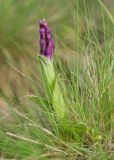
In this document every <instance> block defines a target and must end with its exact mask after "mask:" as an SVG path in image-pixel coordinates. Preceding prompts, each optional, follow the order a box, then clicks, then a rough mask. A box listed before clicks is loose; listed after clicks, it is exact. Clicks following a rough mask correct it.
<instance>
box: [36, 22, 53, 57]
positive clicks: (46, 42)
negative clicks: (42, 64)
mask: <svg viewBox="0 0 114 160" xmlns="http://www.w3.org/2000/svg"><path fill="white" fill-rule="evenodd" d="M39 26H40V31H39V32H40V53H41V55H44V56H46V57H47V58H52V56H53V53H54V40H53V38H52V34H51V30H50V28H49V26H48V23H47V22H46V20H45V19H43V20H40V22H39Z"/></svg>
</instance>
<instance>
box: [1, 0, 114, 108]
mask: <svg viewBox="0 0 114 160" xmlns="http://www.w3.org/2000/svg"><path fill="white" fill-rule="evenodd" d="M103 3H104V4H105V6H106V7H107V8H108V9H109V11H110V12H111V14H112V15H113V14H114V1H113V0H103ZM87 17H88V19H87ZM42 18H45V19H46V20H47V21H48V22H49V25H50V27H51V28H52V31H53V36H54V39H55V43H56V50H55V59H56V58H58V57H59V59H60V60H61V61H63V62H64V63H65V61H67V60H69V59H73V58H74V57H75V58H76V59H77V60H79V59H80V58H81V57H82V56H84V47H83V46H85V45H86V46H88V45H89V41H88V39H86V37H88V35H86V34H90V36H91V37H92V38H93V39H94V36H93V31H92V30H93V28H94V30H95V33H96V36H97V38H98V41H99V44H100V45H102V46H103V45H104V44H105V43H108V41H107V42H106V41H105V40H104V28H103V25H102V21H103V20H102V19H103V16H102V8H101V7H100V5H99V3H98V1H97V0H57V1H56V0H29V1H28V0H0V95H1V98H0V106H2V107H3V106H5V104H4V100H3V99H4V98H3V97H5V99H7V100H13V101H12V103H18V102H19V99H20V98H21V97H23V96H25V95H28V94H33V93H34V85H33V84H32V82H31V78H32V79H33V80H34V83H35V85H36V86H37V85H38V80H39V72H38V64H37V63H36V54H37V53H39V34H38V21H39V20H40V19H42ZM86 19H87V20H86ZM104 19H105V23H106V25H107V28H106V30H107V33H109V35H110V34H111V26H112V25H111V23H110V21H109V19H108V18H107V16H104ZM87 22H88V23H87ZM108 25H109V26H110V27H108ZM112 27H113V26H112ZM88 28H89V32H87V31H88Z"/></svg>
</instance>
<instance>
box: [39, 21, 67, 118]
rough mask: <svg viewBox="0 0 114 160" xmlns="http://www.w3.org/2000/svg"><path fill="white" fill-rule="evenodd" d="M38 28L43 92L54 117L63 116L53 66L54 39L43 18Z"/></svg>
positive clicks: (63, 107) (61, 96)
mask: <svg viewBox="0 0 114 160" xmlns="http://www.w3.org/2000/svg"><path fill="white" fill-rule="evenodd" d="M39 28H40V29H39V33H40V42H39V43H40V56H39V63H40V69H41V70H40V71H41V77H42V81H43V84H44V88H45V93H46V96H47V97H48V101H49V103H50V104H51V105H52V110H53V111H54V114H55V115H56V117H58V118H63V117H64V115H65V102H64V99H63V95H62V91H61V88H60V86H59V82H58V81H59V76H58V75H56V74H55V71H54V67H53V55H54V48H55V45H54V40H53V37H52V33H51V29H50V28H49V26H48V23H47V22H46V20H45V19H43V20H40V21H39Z"/></svg>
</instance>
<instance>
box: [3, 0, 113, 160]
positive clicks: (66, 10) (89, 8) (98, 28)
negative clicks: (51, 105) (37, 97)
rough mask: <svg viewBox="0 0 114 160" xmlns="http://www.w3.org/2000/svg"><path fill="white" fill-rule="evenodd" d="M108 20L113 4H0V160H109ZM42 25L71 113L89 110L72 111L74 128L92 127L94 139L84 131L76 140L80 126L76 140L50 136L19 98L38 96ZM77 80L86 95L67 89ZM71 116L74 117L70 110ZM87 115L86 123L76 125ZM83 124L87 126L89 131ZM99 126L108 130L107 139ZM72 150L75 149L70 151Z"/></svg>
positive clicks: (83, 0)
mask: <svg viewBox="0 0 114 160" xmlns="http://www.w3.org/2000/svg"><path fill="white" fill-rule="evenodd" d="M113 15H114V1H113V0H102V1H100V0H57V1H56V0H44V1H42V0H29V1H28V0H0V116H1V118H0V156H1V159H24V160H28V159H31V160H33V159H34V160H37V159H38V160H40V159H53V160H56V159H57V160H59V159H68V160H70V159H71V160H73V159H74V160H75V159H77V160H78V159H79V160H81V159H88V160H92V159H94V160H95V159H96V160H97V159H98V160H105V159H106V160H108V159H109V160H110V159H111V160H113V159H114V151H113V148H114V146H113V142H112V137H113V114H112V113H113V107H114V100H113V97H114V67H113V59H114V58H113V56H114V54H113V52H114V17H113ZM42 18H45V19H46V20H47V21H48V22H49V25H50V27H51V28H52V31H53V36H54V39H55V43H56V45H55V46H56V49H55V55H54V65H55V68H56V69H57V71H58V72H60V74H61V75H62V76H63V77H62V78H63V79H66V81H67V80H68V84H67V85H68V86H66V89H67V92H70V93H69V94H71V95H68V97H70V100H72V103H71V104H72V106H73V105H74V103H75V104H76V105H77V106H78V107H79V106H83V107H87V106H93V108H94V109H91V110H89V109H88V110H86V111H85V109H79V110H78V111H77V110H76V112H78V118H77V119H78V120H79V122H80V123H81V124H82V123H84V124H85V123H86V125H87V128H89V127H90V126H92V125H93V126H94V127H96V128H95V131H93V130H91V132H94V133H91V135H92V136H91V140H90V139H89V138H90V137H83V136H82V132H85V130H84V127H85V126H81V127H82V128H81V129H82V130H81V133H80V131H79V130H80V128H79V130H78V131H77V130H76V131H75V132H79V134H80V135H78V137H75V136H74V137H75V138H76V140H74V139H75V138H74V139H73V138H71V137H72V136H70V137H69V136H68V135H67V133H68V132H70V131H71V130H70V129H69V131H68V130H67V131H66V133H61V134H60V133H59V134H58V133H57V130H56V129H55V128H53V127H52V128H51V129H50V122H48V120H47V115H46V114H45V112H44V111H42V109H41V108H40V107H37V105H36V104H35V103H33V102H32V101H31V100H30V99H28V98H25V97H26V96H27V95H33V94H35V93H36V92H37V90H39V92H40V93H41V95H42V96H43V94H44V92H43V89H42V86H41V80H40V74H39V65H38V63H37V62H36V55H37V53H38V54H39V33H38V29H39V28H38V21H39V20H40V19H42ZM77 65H78V68H77ZM75 73H76V74H75ZM78 76H79V77H81V76H82V77H81V78H82V81H83V82H84V83H85V84H86V87H87V88H89V89H86V87H85V86H84V85H82V84H80V85H81V87H82V88H78V89H80V90H81V91H83V92H81V91H80V92H81V94H80V95H79V93H78V92H77V90H78V89H76V88H75V87H77V86H76V85H75V82H76V83H81V82H80V80H77V79H78V78H77V77H78ZM99 76H100V77H101V82H100V83H99V80H98V79H99ZM97 80H98V82H97ZM70 81H72V82H71V83H70ZM66 83H67V82H66ZM97 83H98V84H97ZM71 86H72V87H71ZM97 87H98V88H97ZM94 95H95V96H94ZM100 95H101V96H102V98H101V99H100V98H99V96H100ZM74 99H79V102H78V103H77V102H75V100H74ZM99 99H100V100H99ZM70 100H69V102H67V103H68V104H70ZM78 104H80V105H78ZM98 104H99V105H98ZM96 106H100V107H101V108H102V109H101V108H99V109H98V108H97V107H96ZM107 108H108V109H109V111H110V112H111V114H110V113H109V112H108V110H107ZM83 110H84V111H83ZM104 111H106V112H104ZM71 112H72V113H74V114H76V113H75V112H74V111H73V110H72V111H71ZM90 112H91V113H90ZM107 112H108V113H107ZM91 114H92V115H93V117H94V118H93V119H91V118H90V119H89V117H88V118H85V117H84V116H86V117H87V116H90V115H91ZM71 115H72V116H74V115H73V114H71ZM97 115H100V116H97ZM108 116H109V117H110V116H111V118H109V117H108ZM74 119H75V118H74ZM96 119H97V120H98V121H97V120H96ZM91 120H93V121H92V122H94V121H95V122H94V123H93V124H90V121H91ZM74 121H75V120H74ZM33 122H35V124H37V125H38V126H35V125H34V123H33ZM28 123H29V124H28ZM69 124H70V123H69ZM107 126H108V127H109V126H111V127H110V131H109V132H108V129H107V128H108V127H107ZM54 127H55V126H54ZM56 127H57V126H56ZM67 127H68V128H69V126H67V125H66V128H67ZM44 128H45V129H46V130H43V129H44ZM54 129H55V130H56V131H55V130H54ZM49 131H51V132H49ZM52 133H53V134H52ZM51 134H52V135H51ZM89 134H90V133H89ZM50 135H51V136H52V137H51V136H50ZM23 137H24V138H25V139H24V138H23ZM50 137H51V138H50ZM64 137H66V138H64ZM82 137H83V138H82ZM102 137H105V138H103V139H102ZM81 138H82V139H81ZM37 140H38V142H37ZM86 140H87V141H86ZM41 142H42V144H41V145H39V144H38V143H41ZM75 142H76V144H79V145H77V146H75V147H74V146H73V145H74V144H75ZM70 143H71V145H70ZM46 145H47V146H46ZM50 146H51V147H52V146H53V147H52V148H51V147H50ZM85 146H86V147H85ZM47 148H48V149H47ZM62 152H63V153H62Z"/></svg>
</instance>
